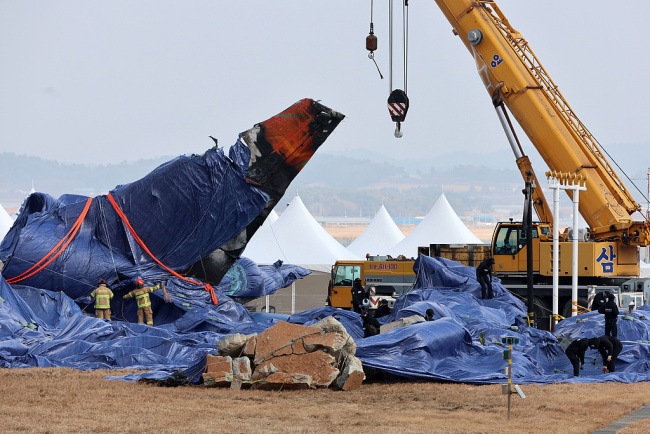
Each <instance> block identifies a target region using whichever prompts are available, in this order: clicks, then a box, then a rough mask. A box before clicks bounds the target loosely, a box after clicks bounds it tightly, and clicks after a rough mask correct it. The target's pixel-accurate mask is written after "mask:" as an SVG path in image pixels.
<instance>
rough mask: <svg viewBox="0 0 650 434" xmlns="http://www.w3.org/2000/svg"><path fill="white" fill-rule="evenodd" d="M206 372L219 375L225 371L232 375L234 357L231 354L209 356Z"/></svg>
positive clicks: (214, 375)
mask: <svg viewBox="0 0 650 434" xmlns="http://www.w3.org/2000/svg"><path fill="white" fill-rule="evenodd" d="M205 372H207V373H208V374H210V375H211V376H212V377H216V376H219V375H221V374H223V373H229V374H231V375H232V358H231V357H230V356H225V357H224V356H207V364H206V367H205Z"/></svg>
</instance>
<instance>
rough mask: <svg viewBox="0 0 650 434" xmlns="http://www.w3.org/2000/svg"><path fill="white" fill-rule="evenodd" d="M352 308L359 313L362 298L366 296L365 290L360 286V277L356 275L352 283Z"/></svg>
mask: <svg viewBox="0 0 650 434" xmlns="http://www.w3.org/2000/svg"><path fill="white" fill-rule="evenodd" d="M351 292H352V310H354V311H355V312H356V313H361V304H362V303H363V299H364V298H365V296H366V292H365V291H364V290H363V287H362V286H361V279H359V278H358V277H357V278H356V279H354V284H353V285H352V290H351Z"/></svg>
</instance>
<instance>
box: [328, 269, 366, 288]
mask: <svg viewBox="0 0 650 434" xmlns="http://www.w3.org/2000/svg"><path fill="white" fill-rule="evenodd" d="M332 274H333V276H332V277H333V279H334V286H352V282H354V279H356V278H357V277H359V278H360V277H361V266H359V265H339V266H338V267H336V269H335V270H332Z"/></svg>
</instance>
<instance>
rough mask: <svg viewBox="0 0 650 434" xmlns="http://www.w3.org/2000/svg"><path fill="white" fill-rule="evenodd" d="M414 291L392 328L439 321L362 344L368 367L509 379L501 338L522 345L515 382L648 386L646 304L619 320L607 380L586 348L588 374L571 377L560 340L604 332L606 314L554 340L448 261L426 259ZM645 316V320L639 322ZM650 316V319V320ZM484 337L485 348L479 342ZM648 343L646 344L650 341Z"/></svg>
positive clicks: (569, 323)
mask: <svg viewBox="0 0 650 434" xmlns="http://www.w3.org/2000/svg"><path fill="white" fill-rule="evenodd" d="M414 271H415V272H416V275H417V281H416V285H415V287H414V289H413V290H412V291H411V292H409V293H408V294H405V295H403V296H401V297H400V298H399V299H398V300H397V302H396V303H395V310H394V311H393V312H392V314H391V316H390V317H388V318H386V319H384V318H382V322H384V323H385V322H389V321H392V320H394V319H399V318H403V317H407V316H411V315H414V314H418V315H422V316H423V315H424V312H425V311H426V309H428V308H432V309H433V310H434V312H435V316H434V318H435V320H434V321H432V322H421V323H417V324H414V325H411V326H408V327H403V328H399V329H394V330H392V331H389V332H388V333H385V334H380V335H377V336H372V337H369V338H365V339H360V340H359V341H357V357H359V358H360V359H361V360H362V362H363V364H364V366H368V367H373V368H377V369H380V370H384V371H387V372H390V373H393V374H396V375H401V376H405V377H409V378H422V379H435V380H445V381H458V382H471V383H500V382H505V381H507V375H506V374H505V368H506V367H507V366H508V361H507V360H505V359H503V350H504V349H507V346H506V345H504V344H503V343H502V338H504V337H508V336H512V337H516V338H518V339H519V343H518V344H516V345H514V346H513V360H512V378H513V381H515V382H517V383H520V384H527V383H538V384H547V383H555V382H570V383H573V382H586V383H595V382H603V381H619V382H636V381H649V380H650V369H648V368H649V367H648V363H647V356H648V351H649V349H650V345H649V344H648V342H647V337H648V328H649V327H650V321H649V320H648V319H645V315H647V314H650V310H649V309H648V307H647V306H644V307H643V308H641V309H639V310H638V311H637V312H634V313H633V315H632V317H634V318H636V319H635V320H634V321H628V320H624V319H623V315H620V316H619V321H618V322H619V330H620V332H619V338H620V339H621V341H622V343H623V352H622V353H621V355H620V356H619V358H618V361H617V363H616V372H614V373H607V374H603V372H602V358H601V356H600V353H598V352H597V350H588V351H587V355H586V357H585V361H586V363H585V369H584V371H581V376H580V377H573V376H572V372H573V368H572V366H571V363H570V362H569V359H568V358H567V357H566V355H565V354H564V349H563V347H562V346H561V345H560V343H559V341H558V337H559V338H561V339H566V338H569V337H570V338H571V339H578V338H582V337H594V336H601V335H603V334H604V320H603V315H599V314H598V313H595V312H591V313H589V314H586V315H579V316H578V317H576V318H568V319H566V320H564V321H562V322H560V323H559V325H558V327H557V332H556V334H555V335H553V334H551V333H549V332H546V331H541V330H537V329H534V328H529V327H527V326H526V325H525V322H524V321H523V317H525V316H526V310H525V306H524V304H523V303H522V302H521V301H520V300H518V299H516V298H515V297H514V296H513V295H511V294H510V293H509V292H508V291H507V290H506V289H505V288H504V287H503V286H502V285H501V283H500V282H499V281H498V279H494V280H493V287H494V298H493V299H490V300H482V299H481V290H480V285H479V284H478V282H477V281H476V279H475V275H476V273H475V269H474V268H472V267H465V266H462V265H460V264H459V263H457V262H454V261H449V260H447V259H443V258H429V257H423V256H421V257H420V258H418V260H417V261H416V263H415V265H414ZM641 318H644V319H641ZM648 318H650V315H648ZM482 339H484V343H485V344H483V343H481V340H482ZM644 341H645V342H644Z"/></svg>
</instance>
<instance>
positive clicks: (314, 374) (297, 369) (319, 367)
mask: <svg viewBox="0 0 650 434" xmlns="http://www.w3.org/2000/svg"><path fill="white" fill-rule="evenodd" d="M276 372H278V373H279V372H284V373H288V374H289V373H290V374H304V375H309V376H310V377H311V378H312V379H313V385H314V386H316V387H328V386H329V385H330V384H331V383H332V382H333V381H334V380H335V379H336V377H338V375H339V373H340V371H339V370H338V369H337V361H336V359H335V358H334V357H333V356H332V355H330V354H327V353H325V352H323V351H315V352H313V353H307V354H292V355H286V356H279V357H273V358H272V359H270V360H267V361H264V362H262V363H261V364H260V365H257V367H256V369H255V372H254V373H253V379H254V380H259V379H263V378H265V377H266V375H265V374H266V373H268V376H270V375H271V374H273V373H276Z"/></svg>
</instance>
